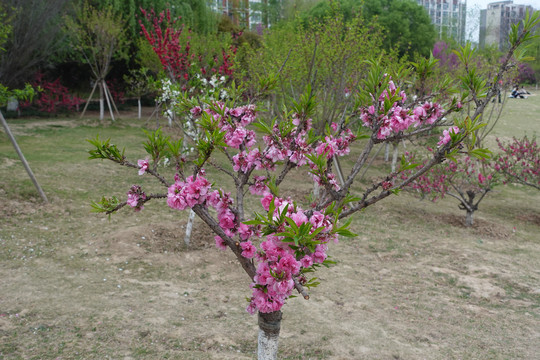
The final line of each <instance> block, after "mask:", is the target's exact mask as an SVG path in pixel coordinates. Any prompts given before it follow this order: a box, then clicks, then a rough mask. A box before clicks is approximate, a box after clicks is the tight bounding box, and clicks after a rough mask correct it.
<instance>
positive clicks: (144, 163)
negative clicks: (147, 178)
mask: <svg viewBox="0 0 540 360" xmlns="http://www.w3.org/2000/svg"><path fill="white" fill-rule="evenodd" d="M137 164H138V165H139V175H142V174H144V173H145V172H146V170H148V168H149V166H150V164H149V163H148V158H146V159H144V160H138V161H137Z"/></svg>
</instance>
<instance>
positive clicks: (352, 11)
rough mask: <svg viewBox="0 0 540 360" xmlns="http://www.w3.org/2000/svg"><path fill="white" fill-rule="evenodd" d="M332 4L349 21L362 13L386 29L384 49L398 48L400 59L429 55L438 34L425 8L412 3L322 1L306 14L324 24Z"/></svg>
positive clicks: (307, 18)
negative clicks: (337, 7) (405, 56)
mask: <svg viewBox="0 0 540 360" xmlns="http://www.w3.org/2000/svg"><path fill="white" fill-rule="evenodd" d="M333 4H339V8H340V9H341V11H342V13H343V15H344V18H345V19H346V20H348V19H350V18H352V17H354V16H356V15H357V14H361V15H362V17H363V18H364V19H365V21H367V22H371V21H373V20H375V21H376V22H378V23H379V24H380V25H381V26H382V27H383V28H384V29H385V37H384V41H383V44H384V48H385V49H386V50H387V51H388V50H390V49H397V50H398V53H399V55H400V56H403V55H408V56H409V57H410V58H414V54H415V53H417V54H420V55H422V56H429V53H430V51H431V49H432V48H433V44H434V43H435V39H436V33H435V28H434V27H433V24H432V23H431V19H430V17H429V15H428V13H427V12H426V10H425V9H424V7H423V6H421V5H418V4H417V3H416V1H413V0H365V1H363V2H358V1H355V0H338V1H330V2H329V1H321V2H319V3H318V4H317V5H316V6H314V7H313V8H312V9H311V10H309V11H308V13H307V15H304V16H303V17H304V21H305V22H310V21H312V20H310V19H312V18H313V19H318V20H319V21H321V20H322V19H323V18H324V17H325V16H327V15H328V14H329V13H330V12H331V8H332V6H333Z"/></svg>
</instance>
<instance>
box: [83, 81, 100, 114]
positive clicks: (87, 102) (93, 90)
mask: <svg viewBox="0 0 540 360" xmlns="http://www.w3.org/2000/svg"><path fill="white" fill-rule="evenodd" d="M97 84H98V83H97V81H96V83H95V84H94V87H93V88H92V92H91V93H90V96H89V97H88V100H86V104H84V109H83V111H82V114H81V117H80V118H79V119H82V118H83V116H84V114H85V113H86V108H87V107H88V104H90V100H92V96H94V92H95V91H96V86H97Z"/></svg>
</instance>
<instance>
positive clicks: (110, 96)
mask: <svg viewBox="0 0 540 360" xmlns="http://www.w3.org/2000/svg"><path fill="white" fill-rule="evenodd" d="M103 84H104V86H105V92H106V93H107V94H109V99H111V103H112V106H113V108H114V111H116V115H118V117H119V118H120V112H118V108H117V107H116V103H115V102H114V99H113V96H112V94H111V90H109V86H108V85H107V83H106V82H105V80H103Z"/></svg>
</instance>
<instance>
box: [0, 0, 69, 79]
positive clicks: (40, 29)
mask: <svg viewBox="0 0 540 360" xmlns="http://www.w3.org/2000/svg"><path fill="white" fill-rule="evenodd" d="M68 2H69V0H47V1H40V0H3V1H2V9H0V12H2V11H3V12H4V14H5V15H4V19H3V20H1V21H0V26H4V24H5V23H4V21H5V20H7V19H9V20H10V21H9V26H10V27H11V33H10V35H9V37H7V41H6V42H5V44H4V48H5V52H3V53H0V82H1V83H2V84H4V85H5V86H8V87H12V88H16V87H22V86H23V85H24V84H25V83H26V82H27V81H29V80H31V79H32V78H33V77H34V72H35V70H37V69H38V67H40V66H42V65H44V64H47V63H49V62H50V60H51V57H52V56H53V55H55V52H56V51H58V50H59V49H60V47H61V46H63V43H62V41H61V38H62V33H61V28H62V22H63V20H62V15H63V14H64V13H65V11H66V8H67V4H68ZM6 25H7V24H6ZM0 40H1V39H0Z"/></svg>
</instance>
